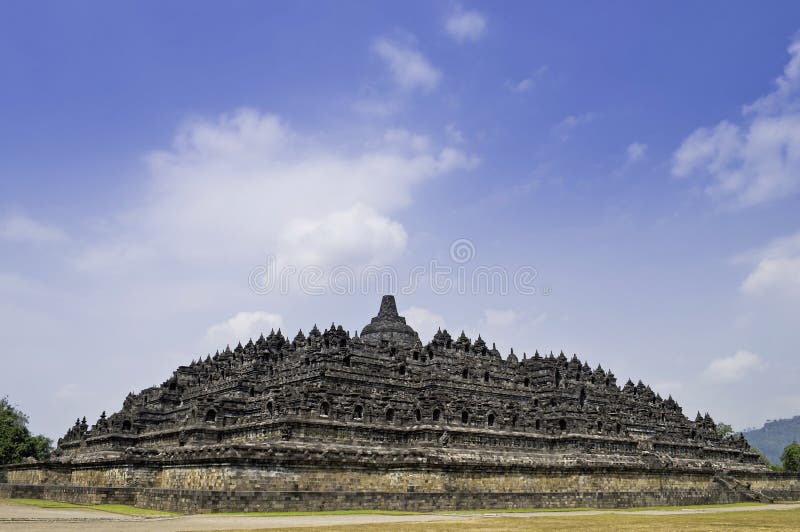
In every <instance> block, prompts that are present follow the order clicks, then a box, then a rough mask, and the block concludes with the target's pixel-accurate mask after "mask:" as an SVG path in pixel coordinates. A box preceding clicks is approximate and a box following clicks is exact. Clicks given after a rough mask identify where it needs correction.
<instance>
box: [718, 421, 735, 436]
mask: <svg viewBox="0 0 800 532" xmlns="http://www.w3.org/2000/svg"><path fill="white" fill-rule="evenodd" d="M717 434H719V435H720V437H721V438H724V437H725V436H727V435H728V434H733V427H731V426H730V425H728V424H727V423H722V422H720V423H717Z"/></svg>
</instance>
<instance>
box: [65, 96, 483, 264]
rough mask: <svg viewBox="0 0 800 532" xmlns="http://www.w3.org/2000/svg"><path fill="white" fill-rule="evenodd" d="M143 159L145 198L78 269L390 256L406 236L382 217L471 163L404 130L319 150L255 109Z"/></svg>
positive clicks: (207, 122)
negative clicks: (423, 185)
mask: <svg viewBox="0 0 800 532" xmlns="http://www.w3.org/2000/svg"><path fill="white" fill-rule="evenodd" d="M147 161H148V164H149V168H150V173H151V182H150V187H149V190H148V194H147V195H146V197H145V198H143V199H142V201H141V202H139V204H137V205H136V206H135V207H134V208H132V209H131V212H130V213H128V214H127V215H126V216H125V217H123V219H122V220H123V221H121V222H120V227H119V228H118V229H117V231H116V232H114V233H113V234H112V235H110V236H109V237H106V238H105V239H103V240H101V241H99V242H96V243H95V244H94V245H93V246H91V247H90V248H88V249H86V250H85V251H84V252H83V253H82V254H81V255H80V256H79V257H77V258H76V260H75V263H76V264H78V265H79V266H80V267H81V268H82V269H84V270H88V271H93V272H105V271H116V270H119V269H121V268H123V267H125V265H128V266H130V265H139V264H143V263H148V262H152V261H165V260H177V261H179V262H181V263H191V264H203V265H204V266H206V267H208V266H209V265H214V264H220V263H221V264H224V265H225V267H226V268H228V269H229V268H230V267H231V266H237V265H238V266H239V267H242V266H244V267H246V266H248V264H247V262H246V261H250V264H249V266H253V265H254V264H253V261H254V260H263V257H264V256H265V254H268V253H269V254H272V255H274V256H275V257H276V258H277V259H279V260H282V261H284V263H285V262H293V263H294V264H295V265H296V266H303V265H305V264H314V265H318V266H328V265H332V264H334V263H337V264H338V263H345V264H349V265H351V266H357V265H359V264H365V263H369V262H370V261H374V260H380V261H388V260H390V259H392V258H393V257H396V256H397V255H398V254H399V253H400V252H402V251H403V249H404V247H405V243H406V238H407V236H406V233H405V230H404V229H403V227H402V225H401V224H400V223H399V222H397V221H394V220H392V219H391V217H390V215H391V214H392V213H393V212H395V211H397V210H398V209H401V208H404V207H406V206H408V205H409V203H410V202H411V193H412V189H413V188H414V186H415V185H417V184H418V183H420V182H422V181H425V180H427V179H430V178H433V177H435V176H438V175H442V174H445V173H448V172H453V171H458V170H467V169H470V168H473V167H474V166H475V165H476V164H478V160H477V158H475V157H474V156H471V155H469V154H467V153H465V152H463V151H461V150H458V149H455V148H452V147H449V146H443V147H437V146H436V143H434V142H433V141H432V140H430V139H428V138H427V137H425V136H424V135H418V134H415V133H412V132H410V131H407V130H403V129H393V130H389V131H386V132H385V134H384V135H383V136H382V137H379V138H377V139H370V140H368V141H356V142H353V143H345V144H342V143H340V142H338V141H336V140H332V141H330V142H328V143H324V142H322V141H321V140H320V137H308V136H305V135H303V134H301V133H299V132H297V131H295V130H293V129H292V128H290V127H289V126H288V125H287V124H285V123H284V122H283V121H282V120H281V119H280V118H279V117H277V116H274V115H270V114H265V113H261V112H259V111H256V110H254V109H240V110H238V111H235V112H233V113H229V114H224V115H222V116H219V117H217V118H216V119H204V118H199V119H194V120H190V121H188V122H187V123H185V124H184V125H183V126H182V127H181V128H180V129H179V131H178V133H177V134H176V136H175V139H174V142H173V146H172V147H171V148H170V149H166V150H158V151H155V152H153V153H151V154H149V156H148V157H147ZM243 263H244V264H243ZM248 269H249V268H248ZM244 271H247V270H244Z"/></svg>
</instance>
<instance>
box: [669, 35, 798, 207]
mask: <svg viewBox="0 0 800 532" xmlns="http://www.w3.org/2000/svg"><path fill="white" fill-rule="evenodd" d="M789 53H790V54H791V59H790V61H789V63H788V64H787V66H786V68H785V69H784V73H783V75H782V76H781V77H780V78H778V79H777V80H776V88H775V90H774V91H773V92H771V93H769V94H767V95H766V96H764V97H762V98H760V99H758V100H757V101H755V102H754V103H752V104H750V105H746V106H745V107H744V108H743V117H742V121H741V123H740V124H735V123H732V122H730V121H727V120H723V121H722V122H720V123H719V124H717V125H716V126H713V127H701V128H698V129H697V130H695V131H694V132H693V133H692V134H690V135H689V136H688V137H686V139H685V140H684V141H683V143H682V144H681V146H680V147H679V148H678V149H677V150H676V151H675V153H674V154H673V159H672V173H673V175H674V176H676V177H682V178H684V177H699V178H704V179H707V180H708V181H709V184H708V185H707V186H706V192H707V193H708V194H709V195H710V196H712V197H713V198H715V199H716V200H718V201H722V202H725V203H730V204H731V205H733V206H736V207H748V206H753V205H758V204H763V203H767V202H770V201H774V200H777V199H780V198H783V197H786V196H789V195H793V194H795V193H796V192H797V191H798V190H800V114H798V111H800V98H798V88H800V41H796V42H794V43H792V45H791V46H790V47H789Z"/></svg>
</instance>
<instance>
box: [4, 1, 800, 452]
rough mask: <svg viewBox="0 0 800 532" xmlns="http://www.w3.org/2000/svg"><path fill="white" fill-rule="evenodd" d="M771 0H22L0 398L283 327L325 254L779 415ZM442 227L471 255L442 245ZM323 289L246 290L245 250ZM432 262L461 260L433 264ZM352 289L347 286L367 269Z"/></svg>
mask: <svg viewBox="0 0 800 532" xmlns="http://www.w3.org/2000/svg"><path fill="white" fill-rule="evenodd" d="M798 21H800V6H798V5H797V4H796V3H794V2H770V3H769V4H768V5H766V7H765V5H764V4H758V3H755V2H729V1H726V2H702V3H688V2H687V3H682V2H669V3H666V2H665V3H662V4H656V3H653V2H647V3H645V2H570V3H563V2H562V3H533V2H504V3H495V2H469V3H467V2H464V3H457V2H449V1H448V2H403V3H385V2H328V3H323V2H287V3H277V2H275V3H265V2H234V3H231V4H223V3H210V2H169V3H164V2H135V3H134V2H130V3H124V2H116V3H112V4H109V3H106V2H73V3H64V2H17V3H8V4H7V5H6V6H5V9H4V16H3V17H2V20H0V65H2V75H1V76H0V79H2V83H0V343H2V345H3V346H4V347H3V355H2V357H3V367H4V368H6V369H7V371H3V372H2V374H0V393H3V394H8V395H9V397H10V399H11V400H12V401H13V402H15V403H17V404H19V405H20V407H21V408H22V409H23V410H24V411H26V412H28V413H29V414H30V416H31V425H32V428H33V429H34V430H35V431H39V432H44V433H46V434H48V435H50V436H54V437H57V436H59V435H61V434H62V433H63V432H64V431H65V430H66V428H67V427H68V426H70V425H71V423H72V422H73V421H74V418H75V417H77V416H84V415H85V416H87V418H88V419H89V420H90V421H94V420H95V419H96V418H97V416H98V415H99V413H100V411H101V410H104V409H105V410H108V411H114V410H117V409H118V408H119V407H120V406H121V402H122V399H123V398H124V396H125V395H126V394H127V392H128V391H132V390H139V389H141V388H143V387H146V386H149V385H152V384H158V383H160V382H162V381H163V380H165V379H166V378H167V377H168V375H169V374H170V372H171V371H172V370H173V369H174V368H175V367H176V366H177V365H179V364H183V363H186V362H188V361H189V360H191V359H192V358H193V357H194V358H197V357H198V356H200V355H204V354H205V353H207V352H209V351H211V352H213V351H214V350H216V349H217V348H222V347H224V346H225V344H226V343H228V342H230V343H232V344H235V342H236V341H238V340H239V339H240V338H241V339H242V340H245V341H246V340H247V338H248V337H249V336H250V335H255V336H257V335H258V333H259V332H260V331H261V330H264V329H265V330H266V331H267V332H268V330H269V328H271V327H273V326H276V327H277V326H281V327H283V328H284V330H285V331H288V332H289V333H291V334H292V335H293V334H294V333H295V332H296V331H297V329H298V328H303V329H304V330H308V328H310V326H311V325H313V324H314V323H315V322H316V323H319V324H321V325H322V324H325V325H327V324H329V323H330V322H331V321H332V320H335V321H336V322H337V323H340V322H341V323H342V324H343V325H344V326H345V327H346V328H348V329H350V330H355V329H358V328H360V327H361V326H363V325H364V324H365V323H367V322H368V320H369V318H370V317H371V316H372V315H373V314H374V312H375V310H376V308H377V303H378V297H379V295H380V294H379V292H380V290H377V289H373V290H370V289H369V287H362V286H359V290H357V293H354V294H349V295H345V296H343V295H337V294H336V293H334V292H333V291H332V290H330V284H329V283H330V277H331V276H332V275H333V273H332V272H334V271H336V270H335V268H336V267H337V266H340V267H342V266H346V267H348V268H350V270H351V271H353V272H355V273H356V274H360V273H362V272H363V271H364V269H365V268H369V267H391V268H393V269H394V270H393V271H396V272H397V273H398V275H399V278H406V277H407V276H408V274H409V272H411V271H413V269H414V268H415V266H419V265H430V263H431V261H437V263H438V264H440V265H444V266H450V267H453V268H458V267H463V268H464V271H465V272H466V273H467V274H469V275H474V273H475V271H476V269H479V268H481V267H489V266H492V267H497V268H503V269H504V272H505V273H506V274H508V275H513V273H514V272H517V271H520V268H535V271H536V272H537V276H536V278H535V280H534V285H535V289H536V293H534V294H524V293H521V292H520V291H519V290H515V289H511V290H509V291H508V293H505V294H500V293H498V291H497V290H489V289H486V287H479V289H477V290H470V291H467V292H466V293H458V291H457V290H451V291H450V292H448V293H446V294H441V293H435V291H434V290H432V289H431V286H430V276H428V277H426V278H424V279H423V280H422V282H421V283H420V284H419V286H418V287H417V288H416V289H415V290H413V291H411V293H401V294H399V295H398V303H399V306H400V309H401V311H402V312H405V313H406V315H407V317H408V318H409V321H410V322H411V323H412V324H414V326H415V327H417V329H418V330H419V331H420V332H421V334H422V336H423V339H424V340H425V341H427V339H428V338H427V337H426V336H428V335H430V332H431V331H432V330H435V328H436V327H437V326H440V325H441V326H446V327H447V328H449V329H450V330H451V331H452V332H455V333H458V332H460V330H461V329H465V330H466V332H467V333H468V334H470V335H473V336H475V335H477V334H478V333H481V334H482V335H483V337H484V338H485V339H487V340H488V341H496V342H497V345H498V347H499V348H500V349H501V350H502V351H503V352H504V353H507V352H508V351H509V350H510V349H511V348H512V347H513V348H514V350H515V352H516V353H518V354H521V353H522V352H527V353H529V354H530V353H532V352H533V351H534V350H535V349H538V350H539V351H540V352H549V351H550V350H553V351H555V352H556V353H557V352H558V351H560V350H561V349H563V350H564V351H565V352H567V353H573V352H575V353H578V355H579V356H580V357H581V359H586V360H588V361H589V362H590V363H591V364H592V365H596V364H597V363H602V365H603V367H605V368H611V369H612V370H613V371H614V372H615V373H616V374H617V376H618V377H619V378H620V379H621V380H622V382H624V380H625V379H627V378H628V377H631V378H633V379H634V381H636V380H638V379H642V380H643V381H644V382H646V383H648V384H651V385H652V386H653V388H654V389H655V390H656V391H657V392H660V393H661V394H662V395H663V396H666V395H668V394H673V396H674V397H675V398H676V399H677V400H678V401H679V403H680V404H682V405H683V406H684V409H685V412H686V413H687V414H689V415H694V413H695V411H696V410H698V409H700V410H702V411H703V412H705V411H709V412H710V413H711V414H712V416H714V417H715V419H718V420H726V421H728V422H731V423H733V424H734V426H735V427H737V428H743V427H745V426H750V425H760V424H761V423H762V422H763V421H764V420H766V419H772V418H778V417H787V416H792V415H796V414H797V413H798V412H800V393H798V391H797V386H796V382H798V379H800V362H798V360H800V359H798V357H797V352H796V349H797V346H798V345H800V342H798V340H800V331H798V327H797V325H796V315H797V310H798V305H799V304H800V210H798V208H797V206H798V191H800V113H798V109H800V91H799V89H800V44H796V43H800V38H798V34H797V31H798V30H800V22H798ZM459 239H466V240H468V241H469V243H468V245H469V246H470V248H469V251H470V252H471V253H472V252H474V254H473V255H470V259H469V260H468V261H467V262H465V263H458V262H455V261H454V260H453V257H451V253H450V252H451V245H452V243H453V242H454V241H457V240H459ZM267 256H271V257H275V260H276V261H277V267H278V268H282V270H281V271H289V270H287V268H288V269H291V268H295V269H296V270H299V269H302V268H303V267H307V266H314V267H317V268H319V269H320V271H321V275H322V280H323V281H322V283H323V284H325V283H328V285H326V286H327V287H328V289H327V290H325V291H324V294H323V295H309V294H307V293H304V291H303V290H302V289H301V287H300V286H298V284H297V283H293V284H291V286H290V289H289V290H287V291H285V293H279V291H272V292H270V293H266V294H264V293H257V291H254V290H253V289H252V287H251V285H250V283H249V278H250V276H251V273H252V272H253V271H254V269H256V270H257V269H258V267H259V266H260V265H264V264H265V261H266V260H267V259H266V257H267ZM454 271H456V270H454ZM362 288H363V289H362Z"/></svg>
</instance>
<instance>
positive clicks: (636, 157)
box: [625, 142, 647, 164]
mask: <svg viewBox="0 0 800 532" xmlns="http://www.w3.org/2000/svg"><path fill="white" fill-rule="evenodd" d="M625 151H626V153H627V156H628V163H631V164H632V163H635V162H638V161H641V160H642V159H644V157H645V155H646V154H647V144H643V143H641V142H632V143H631V144H628V147H627V148H626V150H625Z"/></svg>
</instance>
